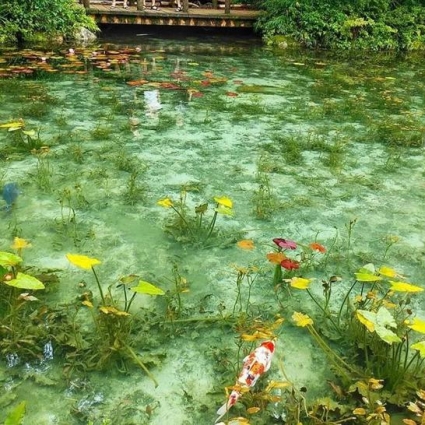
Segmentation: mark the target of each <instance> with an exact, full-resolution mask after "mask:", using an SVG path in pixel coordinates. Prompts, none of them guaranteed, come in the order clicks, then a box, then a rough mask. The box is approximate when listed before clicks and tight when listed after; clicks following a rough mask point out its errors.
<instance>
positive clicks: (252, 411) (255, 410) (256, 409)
mask: <svg viewBox="0 0 425 425" xmlns="http://www.w3.org/2000/svg"><path fill="white" fill-rule="evenodd" d="M260 410H261V408H259V407H256V406H252V407H248V409H246V413H248V414H250V415H254V414H255V413H258V412H259V411H260Z"/></svg>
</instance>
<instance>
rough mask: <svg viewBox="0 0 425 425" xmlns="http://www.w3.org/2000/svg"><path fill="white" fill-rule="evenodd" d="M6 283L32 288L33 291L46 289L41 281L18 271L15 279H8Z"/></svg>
mask: <svg viewBox="0 0 425 425" xmlns="http://www.w3.org/2000/svg"><path fill="white" fill-rule="evenodd" d="M4 283H5V284H6V285H9V286H13V287H14V288H20V289H32V290H33V291H36V290H38V289H44V285H43V283H42V282H41V281H39V280H38V279H37V278H35V277H34V276H30V275H29V274H25V273H18V274H17V275H16V278H15V279H12V280H7V281H5V282H4Z"/></svg>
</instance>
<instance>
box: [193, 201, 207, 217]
mask: <svg viewBox="0 0 425 425" xmlns="http://www.w3.org/2000/svg"><path fill="white" fill-rule="evenodd" d="M207 209H208V204H207V203H205V204H201V205H198V206H197V207H195V213H196V214H205V213H206V212H207Z"/></svg>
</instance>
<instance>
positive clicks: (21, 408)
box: [4, 401, 27, 425]
mask: <svg viewBox="0 0 425 425" xmlns="http://www.w3.org/2000/svg"><path fill="white" fill-rule="evenodd" d="M26 406H27V402H26V401H21V402H20V403H19V404H18V405H17V406H16V407H15V408H14V409H13V410H12V411H11V412H10V413H9V414H8V415H7V418H6V420H5V421H4V425H21V424H22V421H23V420H24V416H25V410H26Z"/></svg>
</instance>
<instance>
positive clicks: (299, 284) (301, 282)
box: [289, 277, 313, 289]
mask: <svg viewBox="0 0 425 425" xmlns="http://www.w3.org/2000/svg"><path fill="white" fill-rule="evenodd" d="M312 280H313V279H305V278H303V277H293V278H292V279H290V280H289V284H290V285H291V286H292V288H296V289H308V287H309V286H310V283H311V281H312Z"/></svg>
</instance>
